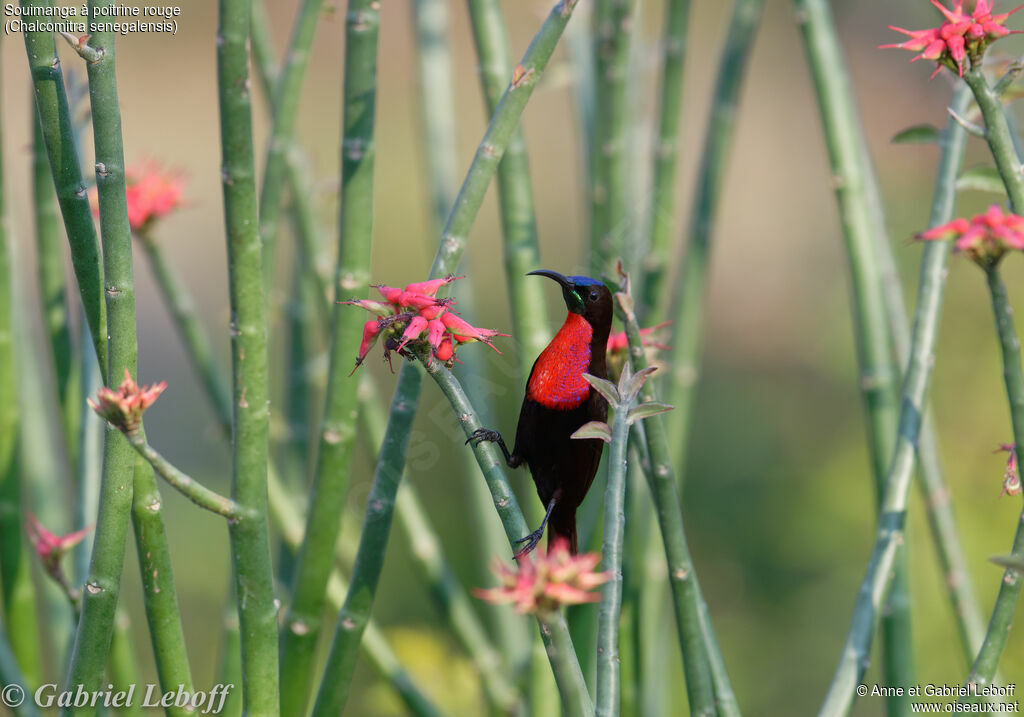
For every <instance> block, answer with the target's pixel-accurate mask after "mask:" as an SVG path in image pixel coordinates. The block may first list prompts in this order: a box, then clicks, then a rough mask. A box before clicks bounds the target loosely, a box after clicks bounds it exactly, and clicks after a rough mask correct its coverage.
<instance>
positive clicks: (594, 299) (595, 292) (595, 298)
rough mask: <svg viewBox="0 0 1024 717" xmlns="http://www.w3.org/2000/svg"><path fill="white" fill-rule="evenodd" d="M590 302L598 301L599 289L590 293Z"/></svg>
mask: <svg viewBox="0 0 1024 717" xmlns="http://www.w3.org/2000/svg"><path fill="white" fill-rule="evenodd" d="M590 300H591V301H597V289H594V290H593V291H591V292H590Z"/></svg>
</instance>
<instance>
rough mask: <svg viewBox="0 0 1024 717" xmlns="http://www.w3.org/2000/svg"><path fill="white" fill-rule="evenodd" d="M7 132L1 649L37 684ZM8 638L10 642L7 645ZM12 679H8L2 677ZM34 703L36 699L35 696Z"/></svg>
mask: <svg viewBox="0 0 1024 717" xmlns="http://www.w3.org/2000/svg"><path fill="white" fill-rule="evenodd" d="M3 139H4V134H3V131H2V128H0V605H2V606H3V620H0V624H6V625H7V626H8V628H7V629H8V634H7V635H6V636H0V643H2V644H0V650H4V649H6V650H10V651H11V653H12V654H11V660H12V661H13V662H14V665H15V667H17V666H18V665H20V672H22V673H24V677H23V678H18V681H19V682H21V683H22V684H24V680H26V679H27V682H28V684H29V685H30V686H31V685H36V684H38V683H39V678H40V677H41V665H40V655H39V632H38V629H39V625H38V623H37V622H36V605H35V587H34V585H33V583H32V568H31V563H30V562H29V553H28V547H27V543H26V541H25V538H24V533H23V532H22V524H21V514H22V507H21V467H20V466H21V461H20V455H19V454H20V451H19V443H20V440H21V438H20V434H21V430H20V427H19V423H20V416H19V413H20V411H19V407H18V384H17V361H16V359H15V333H16V330H15V319H14V311H15V300H14V298H15V292H14V282H13V277H12V272H13V270H14V266H13V265H14V261H13V251H12V246H11V244H10V243H9V240H8V237H7V195H6V189H7V184H6V182H5V181H4V179H5V174H4V161H3ZM8 640H9V643H8ZM0 681H3V682H5V683H7V682H8V681H7V680H0ZM10 682H14V677H13V676H12V678H11V680H10ZM30 701H31V700H30Z"/></svg>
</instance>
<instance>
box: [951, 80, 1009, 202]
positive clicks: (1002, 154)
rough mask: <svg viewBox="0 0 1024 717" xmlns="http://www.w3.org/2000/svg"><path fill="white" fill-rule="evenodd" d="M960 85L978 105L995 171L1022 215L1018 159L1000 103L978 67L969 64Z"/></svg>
mask: <svg viewBox="0 0 1024 717" xmlns="http://www.w3.org/2000/svg"><path fill="white" fill-rule="evenodd" d="M964 82H966V83H967V86H968V87H970V88H971V92H972V93H974V101H975V102H977V103H978V109H980V110H981V116H982V117H983V118H984V119H985V141H986V142H988V146H989V149H990V150H991V151H992V158H993V159H994V160H995V162H996V169H997V170H998V171H999V176H1000V177H1001V178H1002V180H1003V184H1004V185H1005V186H1006V194H1007V196H1008V197H1009V198H1010V208H1011V209H1012V210H1013V211H1014V212H1015V213H1017V214H1020V213H1021V212H1024V176H1021V163H1020V158H1019V157H1018V156H1017V150H1016V149H1015V148H1014V146H1013V137H1012V135H1011V133H1010V126H1009V125H1008V124H1007V122H1006V115H1005V114H1003V103H1002V101H1001V100H1000V98H999V95H998V94H997V93H996V91H995V90H993V89H992V87H991V86H990V85H989V84H988V80H986V79H985V74H984V73H983V72H982V69H981V68H980V67H976V66H974V65H973V64H972V66H971V69H969V70H968V71H966V72H964Z"/></svg>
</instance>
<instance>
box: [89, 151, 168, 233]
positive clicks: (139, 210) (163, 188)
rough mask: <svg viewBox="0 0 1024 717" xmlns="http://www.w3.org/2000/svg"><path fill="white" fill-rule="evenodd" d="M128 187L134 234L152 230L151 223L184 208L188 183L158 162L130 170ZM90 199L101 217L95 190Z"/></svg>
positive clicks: (129, 210) (130, 219)
mask: <svg viewBox="0 0 1024 717" xmlns="http://www.w3.org/2000/svg"><path fill="white" fill-rule="evenodd" d="M125 184H126V187H125V200H126V201H127V203H128V224H129V226H130V227H131V229H132V231H133V232H140V231H143V230H145V229H148V228H149V226H150V224H151V222H153V221H154V220H156V219H159V218H160V217H163V216H166V215H167V214H170V213H171V212H172V211H173V210H174V209H176V208H177V207H179V206H181V203H182V195H183V194H184V183H183V182H182V179H181V176H180V174H179V173H177V172H174V171H167V170H163V169H161V168H160V166H159V165H157V164H155V163H148V164H144V165H139V166H135V167H129V168H128V169H126V170H125ZM89 199H90V203H91V204H92V209H93V214H95V215H97V216H99V199H98V195H97V191H96V188H95V187H93V188H92V190H91V191H90V194H89Z"/></svg>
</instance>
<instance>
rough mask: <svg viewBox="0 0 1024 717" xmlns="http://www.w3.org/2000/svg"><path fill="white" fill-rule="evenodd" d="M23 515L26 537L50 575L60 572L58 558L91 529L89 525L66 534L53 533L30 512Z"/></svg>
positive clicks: (80, 540)
mask: <svg viewBox="0 0 1024 717" xmlns="http://www.w3.org/2000/svg"><path fill="white" fill-rule="evenodd" d="M25 517H26V519H27V520H26V522H25V532H26V533H28V539H29V540H30V541H31V542H32V547H33V548H34V549H35V551H36V555H38V556H39V560H40V561H41V562H42V563H43V567H45V568H46V571H47V572H48V573H50V574H51V575H55V574H58V573H59V572H60V559H61V558H62V557H64V555H65V554H66V553H67V552H68V551H69V550H71V549H72V548H73V547H75V546H76V545H78V544H79V543H80V542H82V539H83V538H85V536H86V535H88V534H89V531H90V530H92V527H91V526H90V527H88V528H83V529H82V530H76V531H75V532H74V533H68V534H67V535H55V534H54V533H51V532H50V531H49V530H47V529H46V527H44V526H43V524H42V523H40V522H39V519H38V518H36V517H35V516H34V515H32V514H31V513H28V514H26V516H25Z"/></svg>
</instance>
